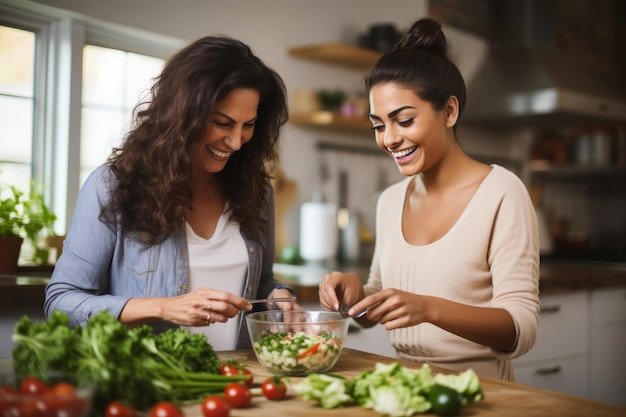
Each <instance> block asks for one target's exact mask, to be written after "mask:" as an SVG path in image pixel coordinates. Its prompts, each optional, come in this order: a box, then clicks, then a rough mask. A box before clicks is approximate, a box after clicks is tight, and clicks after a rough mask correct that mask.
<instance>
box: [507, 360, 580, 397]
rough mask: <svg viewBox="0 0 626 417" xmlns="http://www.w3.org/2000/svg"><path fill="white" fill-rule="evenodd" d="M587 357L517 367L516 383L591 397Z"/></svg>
mask: <svg viewBox="0 0 626 417" xmlns="http://www.w3.org/2000/svg"><path fill="white" fill-rule="evenodd" d="M587 369H588V358H587V356H586V355H583V356H579V357H570V358H566V359H562V360H554V361H544V362H542V363H536V364H533V365H519V366H515V367H514V370H515V382H517V383H518V384H523V385H530V386H533V387H537V388H541V389H548V390H552V391H558V392H563V393H566V394H571V395H576V396H578V397H585V398H587V397H588V396H589V387H588V382H587V381H588V380H589V379H588V371H587Z"/></svg>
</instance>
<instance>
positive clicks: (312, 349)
mask: <svg viewBox="0 0 626 417" xmlns="http://www.w3.org/2000/svg"><path fill="white" fill-rule="evenodd" d="M319 347H320V342H317V343H316V344H314V345H313V346H311V347H309V348H307V350H305V351H304V352H302V353H301V354H299V355H298V356H297V358H298V359H304V358H306V357H307V356H309V355H313V354H314V353H315V352H317V350H318V349H319Z"/></svg>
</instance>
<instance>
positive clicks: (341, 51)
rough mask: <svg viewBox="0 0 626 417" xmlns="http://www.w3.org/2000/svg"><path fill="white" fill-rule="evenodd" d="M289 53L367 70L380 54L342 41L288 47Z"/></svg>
mask: <svg viewBox="0 0 626 417" xmlns="http://www.w3.org/2000/svg"><path fill="white" fill-rule="evenodd" d="M289 55H291V56H294V57H297V58H303V59H308V60H313V61H318V62H325V63H329V64H333V65H339V66H344V67H351V68H355V69H361V70H367V69H369V68H370V67H371V66H372V65H374V63H376V61H377V60H378V58H380V54H379V53H378V52H376V51H373V50H371V49H367V48H361V47H359V46H354V45H349V44H344V43H324V44H318V45H310V46H302V47H297V48H291V49H289Z"/></svg>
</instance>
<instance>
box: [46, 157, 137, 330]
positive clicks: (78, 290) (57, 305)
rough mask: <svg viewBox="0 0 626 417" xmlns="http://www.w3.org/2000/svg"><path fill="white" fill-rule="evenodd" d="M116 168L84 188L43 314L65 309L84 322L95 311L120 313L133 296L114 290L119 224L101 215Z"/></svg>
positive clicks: (93, 176) (100, 172) (48, 288)
mask: <svg viewBox="0 0 626 417" xmlns="http://www.w3.org/2000/svg"><path fill="white" fill-rule="evenodd" d="M110 175H112V173H111V172H110V171H109V170H107V169H106V167H105V166H102V167H100V168H98V169H97V170H95V171H94V172H93V173H92V174H91V175H90V176H89V178H88V179H87V181H86V182H85V184H84V185H83V187H82V188H81V190H80V193H79V195H78V199H77V200H76V208H75V210H74V216H73V218H72V222H71V224H70V228H69V231H68V234H67V237H66V239H65V242H64V243H63V254H62V255H61V257H60V258H59V260H58V261H57V263H56V265H55V267H54V272H53V273H52V278H51V280H50V283H49V284H48V285H47V286H46V291H45V301H44V313H45V315H46V317H49V316H50V314H51V313H52V311H54V310H61V311H63V312H64V313H66V314H67V315H68V316H69V319H70V324H71V325H79V324H80V325H84V324H86V322H87V320H89V317H90V316H91V315H92V314H93V313H94V312H96V311H99V310H103V309H106V310H109V311H110V312H111V314H113V315H114V316H115V317H117V316H118V315H119V313H120V312H121V311H122V309H123V308H124V306H125V305H126V303H127V302H128V298H129V297H122V296H112V295H109V294H108V293H109V287H110V282H109V271H110V264H111V259H112V256H113V252H114V250H115V245H116V241H117V231H116V229H115V226H114V225H111V224H108V223H105V222H102V221H101V220H100V218H99V216H100V212H101V209H102V207H103V206H104V205H105V204H106V202H107V201H108V199H109V198H110V187H111V182H110V180H111V177H110Z"/></svg>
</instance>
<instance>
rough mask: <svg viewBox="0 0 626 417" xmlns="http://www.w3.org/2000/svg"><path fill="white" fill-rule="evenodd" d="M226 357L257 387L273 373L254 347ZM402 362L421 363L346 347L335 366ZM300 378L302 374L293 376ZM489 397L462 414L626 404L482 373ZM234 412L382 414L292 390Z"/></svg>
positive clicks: (583, 412) (275, 416) (582, 411)
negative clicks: (242, 366)
mask: <svg viewBox="0 0 626 417" xmlns="http://www.w3.org/2000/svg"><path fill="white" fill-rule="evenodd" d="M220 357H221V358H222V360H224V359H226V360H229V359H237V360H239V361H242V362H245V363H246V366H247V367H248V369H250V370H251V371H252V373H253V374H254V381H255V386H258V385H259V384H260V383H261V382H262V381H263V380H264V379H265V378H266V377H268V376H270V375H271V374H270V373H269V372H267V371H266V370H265V369H264V368H263V367H261V365H259V363H258V362H257V361H256V357H255V356H254V353H253V352H252V351H233V352H228V353H222V354H220ZM394 361H399V362H401V363H402V364H403V365H405V366H409V367H412V368H419V367H421V364H419V363H414V362H407V361H402V360H398V359H396V358H390V357H386V356H380V355H374V354H371V353H366V352H361V351H358V350H354V349H347V348H346V349H344V350H343V353H342V355H341V357H340V358H339V361H338V362H337V364H336V365H335V367H334V368H333V369H332V370H331V372H332V373H338V374H341V375H344V376H346V377H350V378H352V377H354V376H356V375H357V374H360V373H361V372H363V371H365V370H367V369H374V366H375V364H376V362H384V363H390V362H394ZM432 370H433V372H443V373H449V371H446V370H444V369H441V368H436V367H432ZM291 379H292V382H293V383H297V382H298V381H300V380H301V379H302V378H300V377H295V378H291ZM480 381H481V385H482V387H483V391H484V392H485V397H486V398H485V400H483V401H480V402H477V403H474V404H471V405H470V406H468V407H465V408H464V409H463V410H462V412H461V414H459V415H460V416H476V417H477V416H481V417H482V416H485V417H518V416H519V417H535V416H542V417H543V416H545V417H554V416H569V417H592V416H602V417H624V416H626V408H623V407H617V406H612V405H608V404H603V403H599V402H595V401H591V400H586V399H583V398H578V397H573V396H570V395H566V394H560V393H556V392H552V391H547V390H541V389H537V388H532V387H528V386H524V385H520V384H514V383H510V382H503V381H500V380H497V379H493V378H482V377H481V378H480ZM184 412H185V416H186V417H203V416H202V413H201V410H200V406H199V405H188V406H185V407H184ZM420 415H423V416H434V414H416V416H420ZM230 416H231V417H248V416H249V417H253V416H254V417H335V416H343V417H352V416H354V417H357V416H359V417H368V416H372V417H373V416H379V417H380V416H381V415H380V414H378V413H376V412H374V411H371V410H366V409H364V408H362V407H360V406H350V407H346V408H341V409H332V410H326V409H324V408H321V407H319V406H318V405H316V404H315V403H314V402H305V401H302V400H301V399H300V398H299V396H298V395H296V394H294V393H293V392H292V393H291V394H289V393H288V396H287V398H286V399H284V400H282V401H269V400H266V399H265V398H263V397H254V398H253V399H252V403H251V405H250V406H249V407H248V408H244V409H232V410H231V413H230Z"/></svg>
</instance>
